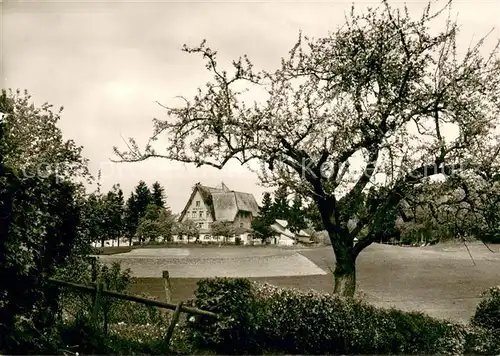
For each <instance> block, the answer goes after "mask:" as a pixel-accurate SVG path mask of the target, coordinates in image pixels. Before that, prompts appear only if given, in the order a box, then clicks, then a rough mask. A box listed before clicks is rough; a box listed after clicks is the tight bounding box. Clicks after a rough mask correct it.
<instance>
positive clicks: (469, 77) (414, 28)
mask: <svg viewBox="0 0 500 356" xmlns="http://www.w3.org/2000/svg"><path fill="white" fill-rule="evenodd" d="M450 13H451V5H450V3H448V4H445V5H444V6H442V7H441V8H440V9H437V10H433V9H432V8H431V6H430V4H429V6H427V8H426V9H425V11H424V12H423V13H422V15H421V16H419V17H417V18H412V16H410V14H409V13H408V11H407V10H406V9H404V10H398V9H394V8H391V7H390V6H389V5H388V4H387V2H383V3H382V4H381V5H380V6H379V7H378V8H373V9H369V10H368V11H367V12H365V13H364V14H358V13H357V12H356V11H355V10H354V9H353V11H352V12H351V14H350V16H348V17H347V20H346V23H345V24H343V26H341V27H339V28H338V29H337V30H336V31H334V32H332V33H330V34H329V35H328V36H326V37H324V38H319V39H309V38H307V37H303V36H302V35H300V36H299V40H298V42H297V43H296V45H295V46H294V47H293V48H292V49H291V51H290V52H289V54H288V55H287V56H286V57H285V58H283V59H282V62H281V65H280V66H279V68H277V69H276V70H275V71H272V72H267V71H255V70H254V68H253V66H252V63H251V61H250V60H249V59H248V58H247V57H246V56H244V57H242V58H240V59H239V60H237V61H234V62H233V63H232V70H222V69H221V68H220V66H219V64H218V63H217V57H216V55H217V53H216V51H214V50H212V49H210V48H209V47H208V46H207V45H206V43H205V42H204V41H203V42H202V43H201V45H200V46H197V47H194V48H191V47H185V48H184V51H186V52H188V53H193V54H198V55H201V56H202V57H203V59H204V60H205V61H206V68H207V70H208V71H210V72H211V73H212V74H213V81H212V82H210V83H208V84H207V85H206V86H205V87H203V88H200V89H199V91H198V94H197V95H196V96H194V97H193V98H184V99H185V101H184V104H183V105H182V106H180V107H166V112H167V114H168V119H166V120H154V134H153V136H152V139H151V141H150V142H149V143H148V144H147V146H146V147H145V149H139V146H138V144H137V143H136V142H135V141H134V140H133V139H131V140H130V144H129V145H128V146H129V150H128V151H126V152H123V151H120V150H118V149H116V148H115V153H116V154H118V155H119V157H120V160H122V161H129V162H130V161H140V160H144V159H147V158H149V157H163V158H166V159H169V160H174V161H180V162H187V163H192V164H195V165H196V166H204V165H205V166H213V167H217V168H222V167H224V166H225V165H226V164H227V162H228V161H230V160H238V161H239V162H241V163H242V164H247V163H249V162H251V161H256V162H259V163H260V169H259V171H258V172H259V175H260V178H261V179H262V181H263V183H266V184H278V183H279V184H286V185H287V186H289V187H291V188H293V189H294V190H295V191H297V192H299V193H300V194H302V195H304V196H306V197H309V198H310V199H311V200H313V201H314V203H315V204H316V206H317V208H318V210H319V212H320V215H321V219H322V222H323V225H324V228H325V230H326V231H327V232H328V234H329V237H330V240H331V243H332V247H333V250H334V252H335V257H336V261H335V269H334V277H335V289H334V292H336V293H339V294H342V295H346V296H351V295H353V294H354V291H355V287H356V269H355V266H356V258H357V256H358V255H359V253H360V252H361V251H362V250H363V249H364V248H366V247H367V246H369V245H370V244H371V243H373V242H374V241H379V240H380V239H381V238H382V237H384V235H386V234H389V233H392V232H393V231H394V224H395V221H396V218H397V217H398V216H400V215H401V214H402V211H401V209H399V206H400V204H399V203H400V202H402V201H403V200H405V197H406V196H407V195H408V194H411V192H412V191H413V189H412V187H414V186H415V185H417V184H419V183H421V182H423V181H425V180H428V179H429V177H430V176H433V175H437V174H439V175H441V176H444V177H445V178H449V177H453V179H459V178H460V177H462V176H465V175H467V174H476V173H478V172H480V173H481V174H482V176H484V177H486V178H487V177H488V176H491V175H492V174H493V172H495V171H496V170H497V167H498V152H499V150H498V143H497V142H498V141H497V137H496V136H495V132H494V128H495V125H496V124H497V122H498V118H499V116H498V114H499V110H500V100H499V94H500V86H499V82H500V61H499V57H498V51H497V47H495V48H494V50H493V52H492V53H491V55H489V56H486V57H485V56H484V55H483V54H482V53H481V48H482V45H483V42H484V41H483V40H481V41H479V42H478V43H477V45H474V46H471V47H469V48H462V49H460V50H463V51H462V52H464V53H461V52H458V49H457V41H456V38H457V32H458V25H457V23H455V22H453V21H450V20H449V14H450ZM447 15H448V16H447ZM433 22H437V23H438V24H441V25H444V26H441V27H442V30H441V31H440V32H439V33H431V31H430V30H429V26H430V25H431V24H432V23H433ZM460 53H461V54H460ZM244 87H247V88H248V89H250V90H253V89H254V88H258V90H260V91H262V90H265V91H266V93H267V97H266V98H265V99H264V100H262V101H259V102H254V103H251V104H250V103H249V102H248V100H247V99H248V96H246V95H247V94H246V93H245V91H242V90H241V88H244ZM445 133H448V134H445ZM160 138H162V139H163V140H164V141H161V142H163V145H161V150H158V149H157V146H156V145H157V143H158V142H159V141H158V140H159V139H160ZM467 172H469V173H467ZM470 172H476V173H470ZM403 215H404V213H403ZM356 237H358V239H357V240H356V241H357V242H355V238H356Z"/></svg>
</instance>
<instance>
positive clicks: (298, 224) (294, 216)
mask: <svg viewBox="0 0 500 356" xmlns="http://www.w3.org/2000/svg"><path fill="white" fill-rule="evenodd" d="M288 223H289V227H290V231H291V232H293V233H298V232H300V230H303V229H305V228H307V223H306V218H305V210H304V207H303V206H302V198H301V197H300V195H298V194H296V195H295V196H294V198H293V204H292V207H291V208H290V213H289V218H288Z"/></svg>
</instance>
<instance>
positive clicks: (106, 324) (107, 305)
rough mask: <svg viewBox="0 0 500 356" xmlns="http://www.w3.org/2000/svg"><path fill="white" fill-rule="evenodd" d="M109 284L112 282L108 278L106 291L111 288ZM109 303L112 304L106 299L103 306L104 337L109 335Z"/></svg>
mask: <svg viewBox="0 0 500 356" xmlns="http://www.w3.org/2000/svg"><path fill="white" fill-rule="evenodd" d="M109 282H110V281H109V278H106V281H105V285H104V287H105V288H106V289H105V290H109V286H110V283H109ZM109 303H110V302H109V298H108V297H104V304H103V308H104V336H107V335H108V318H109V315H108V314H109Z"/></svg>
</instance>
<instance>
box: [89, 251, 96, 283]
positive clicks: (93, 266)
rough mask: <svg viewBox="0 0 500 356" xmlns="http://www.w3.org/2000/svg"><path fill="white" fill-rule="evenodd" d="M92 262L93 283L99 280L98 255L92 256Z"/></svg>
mask: <svg viewBox="0 0 500 356" xmlns="http://www.w3.org/2000/svg"><path fill="white" fill-rule="evenodd" d="M90 264H91V266H92V283H95V282H97V257H90Z"/></svg>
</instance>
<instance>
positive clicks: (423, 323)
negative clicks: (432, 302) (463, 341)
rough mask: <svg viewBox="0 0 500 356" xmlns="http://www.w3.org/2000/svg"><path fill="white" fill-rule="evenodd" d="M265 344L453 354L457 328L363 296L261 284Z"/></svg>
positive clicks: (299, 349) (301, 349)
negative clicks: (346, 296)
mask: <svg viewBox="0 0 500 356" xmlns="http://www.w3.org/2000/svg"><path fill="white" fill-rule="evenodd" d="M256 291H257V295H258V299H260V300H261V301H262V304H261V305H262V306H263V308H264V310H265V312H264V313H265V314H264V316H263V317H262V319H261V320H262V321H263V325H262V326H261V327H262V329H263V334H264V335H265V336H266V339H265V344H266V348H268V349H272V350H280V351H284V352H287V353H309V354H318V353H320V354H322V353H335V354H339V353H341V354H352V353H379V354H382V353H383V354H389V353H405V354H423V353H428V354H430V353H432V354H434V353H446V352H450V353H453V352H454V349H455V348H457V347H459V346H460V345H458V346H457V345H455V343H453V342H452V343H446V342H445V341H446V340H447V339H450V338H452V336H453V337H457V336H459V335H460V329H459V327H458V326H455V325H452V324H450V323H447V322H443V321H440V320H437V319H433V318H431V317H429V316H426V315H424V314H421V313H415V312H413V313H408V312H403V311H399V310H395V309H389V310H386V309H379V308H376V307H374V306H371V305H368V304H366V303H364V302H363V301H361V300H359V299H344V298H341V297H337V296H332V295H329V294H324V293H318V292H312V291H311V292H303V291H299V290H290V289H282V288H276V287H272V286H269V285H263V286H257V288H256Z"/></svg>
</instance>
